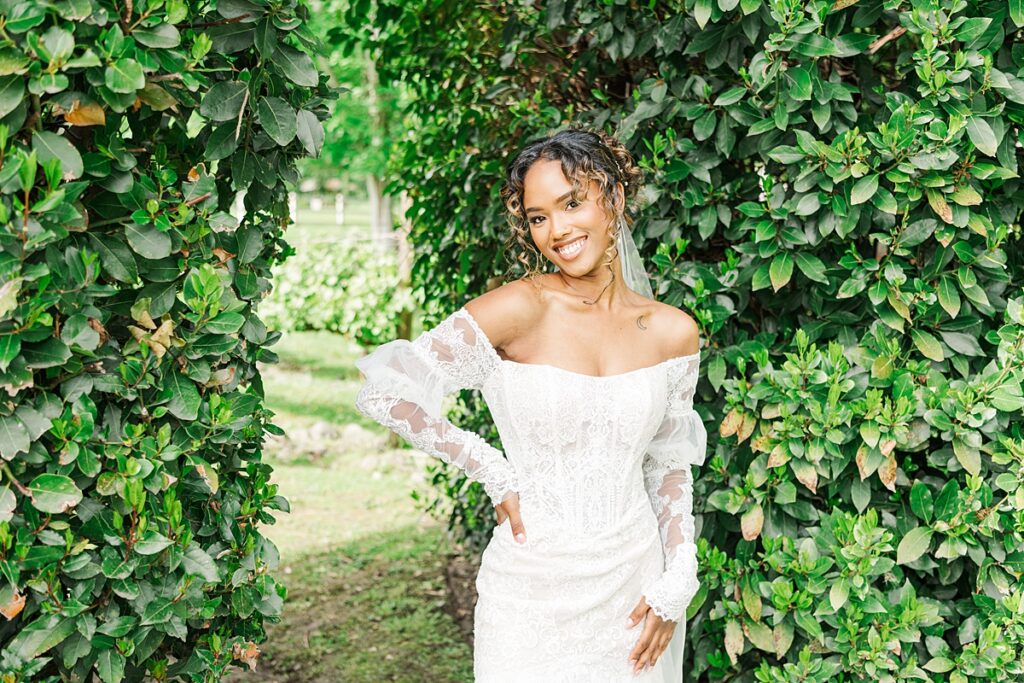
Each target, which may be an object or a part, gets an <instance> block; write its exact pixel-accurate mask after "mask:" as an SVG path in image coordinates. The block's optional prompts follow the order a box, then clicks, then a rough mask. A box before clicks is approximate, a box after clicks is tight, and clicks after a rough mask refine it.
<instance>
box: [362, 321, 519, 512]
mask: <svg viewBox="0 0 1024 683" xmlns="http://www.w3.org/2000/svg"><path fill="white" fill-rule="evenodd" d="M497 363H498V357H497V354H496V353H495V352H494V350H493V349H491V348H490V343H489V342H488V341H487V338H486V336H485V335H484V334H483V333H482V331H481V330H480V329H479V328H478V327H477V325H476V321H475V320H473V319H472V318H471V317H469V316H468V315H467V314H466V313H465V312H464V310H463V309H460V310H459V311H456V312H455V313H453V314H452V315H450V316H448V317H447V318H446V319H445V320H443V321H442V322H441V323H439V324H438V325H437V326H436V327H435V328H433V329H431V330H427V331H425V332H423V333H422V334H421V335H420V336H418V337H417V338H416V339H414V340H412V341H408V340H405V339H396V340H393V341H390V342H388V343H386V344H382V345H381V346H379V347H377V349H375V350H374V351H373V352H372V353H370V354H369V355H367V356H365V357H364V358H361V359H359V360H358V361H356V366H357V367H358V368H359V369H360V370H361V371H362V373H363V374H364V375H365V376H366V383H365V384H364V385H363V387H362V388H361V389H360V391H359V394H358V396H357V397H356V408H357V409H358V410H359V411H360V412H361V413H362V414H364V415H366V416H367V417H369V418H371V419H373V420H376V421H377V422H379V423H381V424H382V425H384V426H385V427H387V428H388V429H391V430H392V431H394V432H396V433H398V434H399V435H401V436H402V437H403V438H405V439H406V440H407V441H409V442H410V443H411V444H412V445H414V446H415V447H416V448H419V449H420V450H422V451H424V452H426V453H429V454H431V455H434V456H436V457H438V458H440V459H441V460H443V461H444V462H446V463H449V464H451V465H454V466H456V467H458V468H459V469H461V470H463V471H464V472H465V473H466V476H467V477H469V478H470V479H472V480H474V481H479V482H480V483H481V484H482V485H483V487H484V491H486V493H487V495H488V496H490V498H491V501H492V502H493V503H494V504H495V505H497V504H498V503H499V502H501V501H503V500H504V499H505V498H506V497H507V496H509V495H510V494H511V493H512V492H514V491H518V489H519V485H518V481H517V477H516V471H515V468H514V467H513V466H512V464H511V463H510V462H509V461H508V460H506V459H505V456H504V454H503V453H502V452H501V451H500V450H498V449H497V448H495V447H494V446H492V445H490V444H489V443H487V442H486V441H485V440H484V439H483V438H482V437H481V436H480V435H479V434H476V433H475V432H471V431H467V430H464V429H460V428H459V427H456V426H455V425H454V424H452V423H451V422H450V421H449V420H447V419H446V418H444V417H443V415H442V405H441V404H442V400H443V398H444V397H445V396H446V395H448V394H450V393H453V392H455V391H458V390H459V389H464V388H465V389H480V388H481V387H482V386H483V385H484V383H485V382H486V381H487V378H488V377H490V375H491V373H492V372H494V370H495V368H496V367H497Z"/></svg>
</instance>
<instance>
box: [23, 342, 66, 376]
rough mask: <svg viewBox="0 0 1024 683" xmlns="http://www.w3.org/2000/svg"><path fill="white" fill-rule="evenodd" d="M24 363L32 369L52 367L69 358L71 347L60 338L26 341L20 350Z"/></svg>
mask: <svg viewBox="0 0 1024 683" xmlns="http://www.w3.org/2000/svg"><path fill="white" fill-rule="evenodd" d="M21 357H22V358H23V359H24V360H25V365H26V366H27V367H30V368H33V369H40V368H54V367H57V366H58V365H64V363H65V362H67V360H68V358H71V349H69V348H68V345H67V344H65V343H64V342H62V341H61V340H60V339H56V338H54V337H49V338H47V339H46V340H45V341H42V342H37V343H26V344H25V346H24V348H23V349H22V351H21Z"/></svg>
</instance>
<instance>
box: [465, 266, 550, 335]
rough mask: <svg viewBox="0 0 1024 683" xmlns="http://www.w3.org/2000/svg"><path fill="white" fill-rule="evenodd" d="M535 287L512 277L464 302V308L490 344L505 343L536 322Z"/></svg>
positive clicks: (538, 306)
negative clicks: (510, 280)
mask: <svg viewBox="0 0 1024 683" xmlns="http://www.w3.org/2000/svg"><path fill="white" fill-rule="evenodd" d="M540 304H541V299H540V294H539V293H538V290H537V289H536V288H535V287H534V286H533V285H532V284H530V283H529V282H527V281H525V280H521V279H520V280H514V281H512V282H507V283H505V284H503V285H501V286H500V287H496V288H494V289H492V290H491V291H489V292H487V293H485V294H481V295H480V296H478V297H476V298H475V299H472V300H470V301H468V302H466V305H465V308H466V310H468V311H469V314H470V315H471V316H473V319H474V320H476V323H477V325H479V326H480V329H481V330H483V331H484V334H486V335H487V339H488V340H490V342H491V346H493V347H494V348H496V349H500V348H502V347H504V346H505V345H506V344H507V343H509V342H510V341H511V340H512V339H515V338H516V336H517V335H518V334H519V331H520V330H523V329H527V328H530V327H531V326H533V325H536V324H537V321H538V320H539V319H540V313H541V305H540Z"/></svg>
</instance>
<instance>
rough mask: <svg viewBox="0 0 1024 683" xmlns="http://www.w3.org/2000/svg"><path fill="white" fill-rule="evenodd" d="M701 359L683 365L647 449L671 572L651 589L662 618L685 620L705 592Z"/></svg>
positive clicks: (650, 490)
mask: <svg viewBox="0 0 1024 683" xmlns="http://www.w3.org/2000/svg"><path fill="white" fill-rule="evenodd" d="M698 367H699V355H695V356H693V357H692V360H691V359H689V358H688V359H687V362H686V363H684V364H682V366H681V367H680V369H681V370H682V374H681V376H680V377H678V378H677V380H676V381H675V382H674V385H672V386H670V387H669V398H668V406H667V408H666V411H665V417H664V419H663V421H662V424H661V427H660V428H659V429H658V431H657V433H655V435H654V438H653V439H652V440H651V443H650V445H649V446H648V448H647V454H646V456H645V459H644V464H643V472H644V487H645V488H646V489H647V494H648V496H649V497H650V499H651V506H652V507H653V508H654V512H655V514H656V515H657V518H658V528H659V531H660V533H661V541H662V547H663V549H664V552H665V569H664V571H663V572H662V574H661V576H660V577H658V578H657V579H656V580H655V581H653V582H652V583H651V584H650V585H648V586H645V591H644V596H645V598H646V600H647V604H648V605H650V607H651V609H652V610H654V612H655V613H656V614H657V615H658V616H660V617H661V618H662V619H670V620H672V621H675V622H680V621H683V619H684V617H685V614H686V608H687V606H689V604H690V601H691V600H692V599H693V596H694V595H696V593H697V590H698V589H699V588H700V581H699V580H698V579H697V544H696V535H695V531H694V519H693V474H692V467H693V466H695V465H697V466H699V465H702V464H704V458H705V455H706V451H707V431H706V430H705V428H704V423H703V421H702V420H701V418H700V415H698V414H697V413H696V412H695V411H694V410H693V394H694V390H695V388H696V384H697V375H698Z"/></svg>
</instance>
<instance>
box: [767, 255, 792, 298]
mask: <svg viewBox="0 0 1024 683" xmlns="http://www.w3.org/2000/svg"><path fill="white" fill-rule="evenodd" d="M768 275H769V277H770V278H771V281H772V289H774V290H775V291H776V292H777V291H779V290H780V289H782V288H783V287H785V286H786V283H788V282H789V279H790V278H791V277H792V276H793V258H792V257H791V256H790V255H789V252H787V251H784V252H782V253H781V254H777V255H776V256H775V258H773V259H772V263H771V265H770V266H769V267H768Z"/></svg>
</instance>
